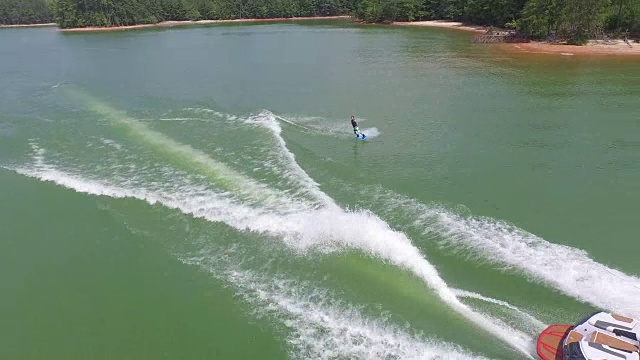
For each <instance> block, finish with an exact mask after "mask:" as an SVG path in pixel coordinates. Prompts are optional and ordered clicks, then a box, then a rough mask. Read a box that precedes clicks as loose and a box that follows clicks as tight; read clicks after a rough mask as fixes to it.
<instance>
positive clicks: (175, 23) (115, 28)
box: [58, 16, 349, 32]
mask: <svg viewBox="0 0 640 360" xmlns="http://www.w3.org/2000/svg"><path fill="white" fill-rule="evenodd" d="M347 18H349V16H316V17H293V18H270V19H232V20H197V21H163V22H159V23H157V24H140V25H128V26H111V27H84V28H71V29H58V31H61V32H91V31H118V30H132V29H144V28H154V27H159V28H163V27H175V26H189V25H206V24H224V23H250V22H272V21H296V20H331V19H347Z"/></svg>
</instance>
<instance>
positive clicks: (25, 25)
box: [0, 23, 58, 29]
mask: <svg viewBox="0 0 640 360" xmlns="http://www.w3.org/2000/svg"><path fill="white" fill-rule="evenodd" d="M40 26H58V24H56V23H45V24H19V25H3V24H0V29H2V28H22V27H40Z"/></svg>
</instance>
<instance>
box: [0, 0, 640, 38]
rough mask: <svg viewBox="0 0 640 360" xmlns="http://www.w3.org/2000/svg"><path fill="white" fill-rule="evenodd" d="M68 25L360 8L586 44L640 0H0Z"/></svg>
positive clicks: (13, 16) (4, 10) (628, 20)
mask: <svg viewBox="0 0 640 360" xmlns="http://www.w3.org/2000/svg"><path fill="white" fill-rule="evenodd" d="M51 14H53V15H54V20H55V22H57V23H58V24H59V25H60V27H62V28H70V27H85V26H119V25H133V24H150V23H157V22H160V21H167V20H201V19H241V18H273V17H297V16H331V15H353V16H355V17H356V18H357V19H360V20H362V21H367V22H389V21H415V20H430V19H445V20H455V21H462V22H465V23H471V24H478V25H492V26H496V27H501V28H504V27H506V28H511V29H517V30H518V31H519V32H520V33H521V34H522V35H524V36H525V37H530V38H534V39H539V38H550V37H553V38H557V39H569V41H570V42H573V43H582V42H584V41H586V39H588V38H593V37H598V36H602V35H603V34H605V33H608V34H612V33H613V34H618V35H619V34H628V35H630V36H632V37H637V36H638V35H639V33H640V0H0V23H5V24H14V23H38V22H47V21H50V20H51V16H52V15H51Z"/></svg>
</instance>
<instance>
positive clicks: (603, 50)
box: [0, 16, 640, 56]
mask: <svg viewBox="0 0 640 360" xmlns="http://www.w3.org/2000/svg"><path fill="white" fill-rule="evenodd" d="M349 18H351V17H350V16H318V17H293V18H271V19H232V20H198V21H163V22H160V23H157V24H139V25H129V26H112V27H85V28H71V29H58V31H60V32H101V31H119V30H132V29H144V28H168V27H177V26H189V25H206V24H224V23H252V22H276V21H297V20H330V19H349ZM56 25H57V24H55V23H49V24H26V25H0V28H19V27H39V26H56ZM391 25H392V26H425V27H437V28H445V29H453V30H460V31H466V32H474V33H477V34H481V33H485V32H486V31H487V30H488V27H486V26H474V25H465V24H463V23H460V22H454V21H446V20H430V21H413V22H394V23H391ZM494 30H496V31H506V30H504V29H497V28H494ZM498 45H499V46H502V47H503V48H504V49H505V50H506V51H509V52H515V53H528V54H548V55H559V56H572V55H599V56H602V55H617V56H638V55H640V44H638V43H633V42H631V47H629V45H627V44H625V43H624V42H623V41H622V40H612V41H609V42H607V43H604V42H602V41H595V40H591V41H589V43H588V44H587V45H584V46H575V45H564V44H551V43H547V42H541V41H531V42H528V43H509V44H506V43H502V44H498Z"/></svg>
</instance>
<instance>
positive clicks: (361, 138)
mask: <svg viewBox="0 0 640 360" xmlns="http://www.w3.org/2000/svg"><path fill="white" fill-rule="evenodd" d="M353 137H354V138H356V139H359V140H367V139H368V138H369V137H367V135H366V134H362V136H358V135H354V136H353Z"/></svg>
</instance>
